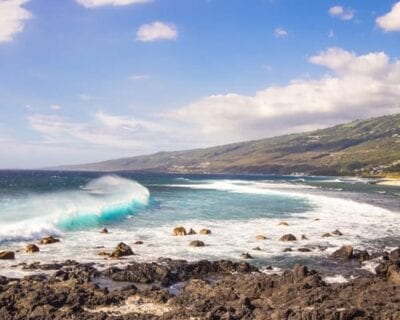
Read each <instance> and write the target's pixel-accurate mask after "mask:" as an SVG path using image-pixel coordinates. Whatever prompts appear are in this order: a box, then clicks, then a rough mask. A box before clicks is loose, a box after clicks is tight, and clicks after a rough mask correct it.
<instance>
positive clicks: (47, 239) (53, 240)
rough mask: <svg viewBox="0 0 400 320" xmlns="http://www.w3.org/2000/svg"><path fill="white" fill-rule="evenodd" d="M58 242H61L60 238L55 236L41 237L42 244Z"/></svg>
mask: <svg viewBox="0 0 400 320" xmlns="http://www.w3.org/2000/svg"><path fill="white" fill-rule="evenodd" d="M56 242H60V239H57V238H54V237H53V236H48V237H44V238H42V239H40V242H39V243H40V244H52V243H56Z"/></svg>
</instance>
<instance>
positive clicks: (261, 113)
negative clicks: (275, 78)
mask: <svg viewBox="0 0 400 320" xmlns="http://www.w3.org/2000/svg"><path fill="white" fill-rule="evenodd" d="M309 61H310V62H311V63H313V64H317V65H320V66H322V67H325V68H327V69H328V70H329V71H330V73H329V74H327V75H325V76H323V77H322V78H319V79H297V80H292V81H291V82H290V83H289V84H287V85H283V86H270V87H267V88H265V89H263V90H260V91H258V92H257V93H256V94H255V95H253V96H245V95H239V94H236V93H229V94H226V95H212V96H208V97H205V98H202V99H200V100H199V101H196V102H193V103H191V104H189V105H188V106H185V107H183V108H180V109H178V110H176V111H174V112H172V113H171V114H169V116H170V117H172V118H175V119H178V120H180V121H182V122H185V123H191V124H192V127H193V128H198V130H200V131H201V133H202V135H203V136H204V137H207V136H209V137H215V138H216V139H217V140H216V143H221V142H232V141H238V140H246V139H255V138H261V137H264V136H273V135H277V134H283V133H288V132H295V131H302V130H304V129H313V128H316V127H324V126H328V125H331V124H336V123H339V122H342V121H348V120H352V119H355V118H367V117H370V116H377V115H382V114H387V113H394V112H400V62H399V61H390V59H389V57H388V56H387V55H386V54H384V53H383V52H378V53H369V54H365V55H360V56H357V55H356V54H354V53H352V52H348V51H345V50H342V49H338V48H331V49H328V50H326V51H324V52H321V53H320V54H318V55H316V56H313V57H311V58H310V59H309Z"/></svg>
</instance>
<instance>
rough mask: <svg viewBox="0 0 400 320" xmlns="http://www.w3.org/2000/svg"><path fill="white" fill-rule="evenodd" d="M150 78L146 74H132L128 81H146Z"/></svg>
mask: <svg viewBox="0 0 400 320" xmlns="http://www.w3.org/2000/svg"><path fill="white" fill-rule="evenodd" d="M150 78H151V77H150V75H148V74H133V75H131V76H129V80H132V81H140V80H148V79H150Z"/></svg>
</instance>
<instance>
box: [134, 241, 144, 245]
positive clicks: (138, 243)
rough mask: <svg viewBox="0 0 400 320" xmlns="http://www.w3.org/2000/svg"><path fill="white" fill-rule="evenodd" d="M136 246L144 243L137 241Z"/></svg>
mask: <svg viewBox="0 0 400 320" xmlns="http://www.w3.org/2000/svg"><path fill="white" fill-rule="evenodd" d="M134 244H136V245H141V244H143V241H141V240H138V241H135V243H134Z"/></svg>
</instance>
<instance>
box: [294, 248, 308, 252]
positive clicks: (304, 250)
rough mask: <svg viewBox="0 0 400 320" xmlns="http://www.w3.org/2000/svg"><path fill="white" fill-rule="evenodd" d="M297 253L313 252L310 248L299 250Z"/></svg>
mask: <svg viewBox="0 0 400 320" xmlns="http://www.w3.org/2000/svg"><path fill="white" fill-rule="evenodd" d="M297 251H299V252H311V249H310V248H298V249H297Z"/></svg>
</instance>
